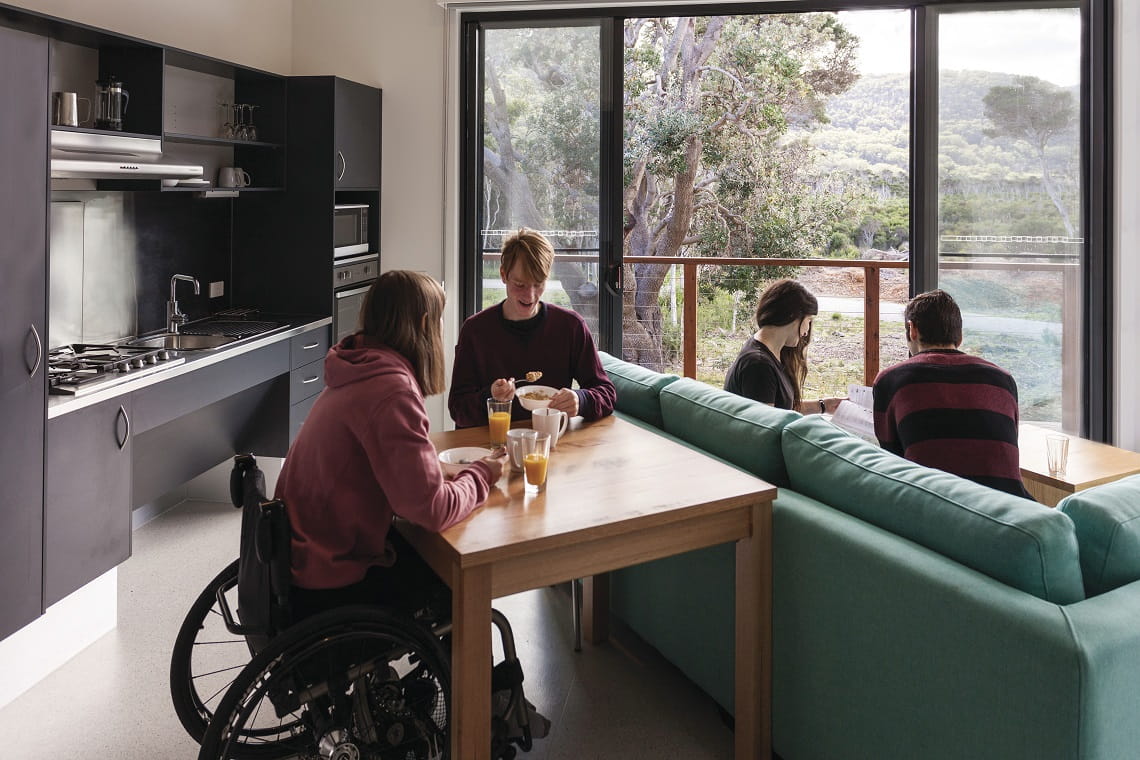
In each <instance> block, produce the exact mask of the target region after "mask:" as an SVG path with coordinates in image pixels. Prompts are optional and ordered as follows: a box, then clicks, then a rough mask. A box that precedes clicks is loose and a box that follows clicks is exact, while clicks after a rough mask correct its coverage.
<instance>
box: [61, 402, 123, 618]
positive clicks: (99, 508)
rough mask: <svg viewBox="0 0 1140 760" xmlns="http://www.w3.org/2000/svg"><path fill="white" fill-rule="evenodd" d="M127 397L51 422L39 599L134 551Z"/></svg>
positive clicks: (92, 576) (91, 577)
mask: <svg viewBox="0 0 1140 760" xmlns="http://www.w3.org/2000/svg"><path fill="white" fill-rule="evenodd" d="M131 422H132V421H131V400H130V396H122V397H120V398H115V399H111V400H110V401H104V402H103V403H101V404H96V405H95V406H89V407H87V408H85V409H79V410H77V411H74V412H71V413H69V414H64V415H61V416H59V417H56V418H54V419H52V420H49V421H48V431H47V439H48V447H47V451H48V454H47V484H46V489H45V490H46V498H45V503H44V606H47V605H50V604H54V603H55V602H58V601H59V600H60V599H62V598H64V597H65V596H67V595H68V594H70V593H71V592H72V591H75V590H76V589H78V588H80V587H81V586H83V585H84V584H85V583H87V582H88V581H92V580H94V579H95V578H98V577H99V576H100V575H102V574H103V573H105V572H107V571H108V570H110V569H111V568H113V567H115V566H116V565H118V564H119V563H121V562H123V561H124V560H126V559H127V558H128V557H129V556H131V444H132V439H133V431H132V430H131Z"/></svg>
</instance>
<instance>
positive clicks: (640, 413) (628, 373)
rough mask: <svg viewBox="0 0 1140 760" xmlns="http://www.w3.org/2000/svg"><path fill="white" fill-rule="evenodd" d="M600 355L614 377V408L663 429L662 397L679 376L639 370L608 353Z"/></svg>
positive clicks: (603, 363) (603, 352)
mask: <svg viewBox="0 0 1140 760" xmlns="http://www.w3.org/2000/svg"><path fill="white" fill-rule="evenodd" d="M598 356H599V357H600V358H601V360H602V369H604V370H605V371H606V374H607V375H609V376H610V381H611V382H613V384H614V388H615V389H616V390H617V402H616V403H615V405H614V408H615V409H617V410H618V411H619V412H621V413H623V414H628V415H630V416H631V417H635V418H637V419H639V420H641V421H642V422H647V423H649V424H650V425H652V426H653V427H655V428H658V429H661V428H662V427H663V424H664V423H663V422H662V420H661V402H660V400H659V398H658V395H659V394H660V393H661V389H662V388H664V387H665V386H666V385H669V383H672V382H673V381H674V380H677V379H678V377H677V376H676V375H663V374H661V373H660V372H654V371H653V370H650V369H646V368H645V367H639V366H638V365H636V364H631V363H630V362H627V361H624V360H622V359H618V358H617V357H616V356H611V355H610V354H607V353H606V352H605V351H599V352H598Z"/></svg>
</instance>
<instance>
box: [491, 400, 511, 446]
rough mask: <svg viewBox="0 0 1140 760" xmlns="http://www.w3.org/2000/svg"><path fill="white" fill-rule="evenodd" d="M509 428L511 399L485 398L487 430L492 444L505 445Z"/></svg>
mask: <svg viewBox="0 0 1140 760" xmlns="http://www.w3.org/2000/svg"><path fill="white" fill-rule="evenodd" d="M510 428H511V400H510V399H508V400H506V401H498V400H496V399H494V398H489V399H487V430H488V439H489V440H490V443H491V445H492V446H505V445H507V431H508V430H510Z"/></svg>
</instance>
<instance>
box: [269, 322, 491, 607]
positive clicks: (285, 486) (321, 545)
mask: <svg viewBox="0 0 1140 760" xmlns="http://www.w3.org/2000/svg"><path fill="white" fill-rule="evenodd" d="M325 384H326V387H325V390H324V391H322V392H321V395H320V396H319V397H318V398H317V402H316V403H315V404H314V405H313V409H312V411H310V412H309V416H308V417H307V418H306V420H305V424H304V426H303V427H302V428H301V432H300V434H298V436H297V439H296V440H295V441H294V442H293V445H292V446H291V447H290V449H289V455H288V456H287V457H286V459H285V467H284V469H282V470H281V476H280V478H279V479H278V481H277V491H276V495H277V497H278V498H280V499H283V500H284V501H285V505H286V508H287V509H288V510H289V519H290V522H291V523H292V527H293V542H292V550H293V555H292V563H293V583H294V585H297V586H301V587H302V588H308V589H329V588H339V587H341V586H347V585H349V584H351V583H356V582H357V581H360V580H362V579H363V578H364V574H365V572H366V571H367V570H368V568H369V567H370V566H372V565H382V566H387V565H391V564H392V562H393V560H394V556H393V555H392V553H391V551H390V550H388V549H387V546H386V543H385V539H386V538H387V535H388V527H389V526H390V525H391V523H392V516H393V515H399V516H400V517H404V518H407V519H408V520H411V521H412V522H414V523H416V524H418V525H422V526H423V527H425V528H427V529H428V530H433V531H439V530H443V529H445V528H448V527H450V526H452V525H454V524H455V523H457V522H459V521H460V520H462V519H463V518H465V517H467V515H469V514H470V513H471V512H472V511H473V510H474V509H475V508H476V507H478V506H479V505H480V504H482V503H483V501H484V500H485V499H486V498H487V494H488V492H489V491H490V487H491V484H490V482H489V481H490V477H491V471H490V469H489V468H488V467H487V465H485V464H483V463H481V462H476V463H475V464H473V465H472V466H471V467H468V468H467V469H466V470H463V471H462V472H461V473H460V474H459V475H457V476H455V478H454V479H453V480H450V481H448V480H444V478H443V475H442V474H441V473H440V469H439V460H438V458H437V455H436V450H435V448H434V447H433V446H432V444H431V441H430V440H428V416H427V412H426V411H425V409H424V399H423V395H422V394H421V393H420V388H419V384H418V383H416V378H415V375H414V374H413V373H412V367H411V364H410V363H409V362H408V360H407V359H405V358H404V357H403V356H402V355H400V354H399V353H397V352H396V351H393V350H392V349H390V348H388V347H386V346H379V347H363V346H361V345H360V337H359V336H358V335H350V336H348V337H347V338H345V339H344V340H342V341H341V342H340V344H338V345H336V346H334V347H333V348H332V349H331V350H330V351H329V353H328V356H326V357H325Z"/></svg>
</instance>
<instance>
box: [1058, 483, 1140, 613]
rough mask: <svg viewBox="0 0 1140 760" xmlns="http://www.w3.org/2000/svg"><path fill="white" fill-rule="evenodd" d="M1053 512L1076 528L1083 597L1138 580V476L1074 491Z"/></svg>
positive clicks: (1139, 492)
mask: <svg viewBox="0 0 1140 760" xmlns="http://www.w3.org/2000/svg"><path fill="white" fill-rule="evenodd" d="M1057 509H1059V510H1060V511H1062V512H1064V513H1065V514H1066V515H1068V516H1069V517H1070V518H1071V519H1072V521H1073V524H1074V525H1075V526H1076V531H1077V544H1078V545H1079V546H1080V550H1081V572H1082V573H1083V574H1084V579H1085V593H1086V594H1088V595H1089V596H1096V595H1097V594H1102V593H1104V592H1105V591H1111V590H1112V589H1114V588H1117V587H1119V586H1123V585H1125V584H1127V583H1131V582H1132V581H1136V580H1140V475H1132V476H1131V477H1127V478H1123V479H1121V480H1118V481H1116V482H1114V483H1106V484H1104V485H1102V486H1097V487H1095V488H1090V489H1088V490H1086V491H1077V492H1076V493H1075V494H1073V495H1072V496H1068V497H1066V498H1065V499H1063V500H1062V501H1061V503H1060V504H1058V505H1057Z"/></svg>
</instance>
